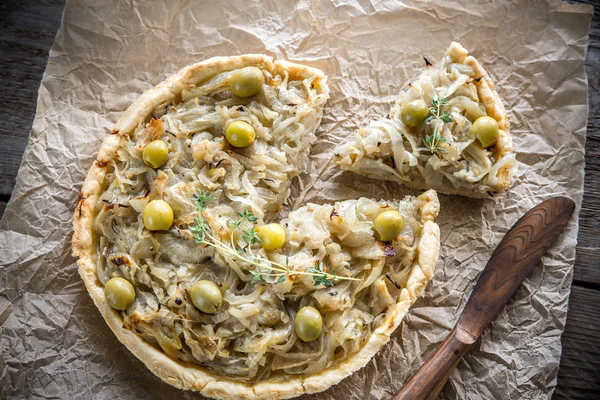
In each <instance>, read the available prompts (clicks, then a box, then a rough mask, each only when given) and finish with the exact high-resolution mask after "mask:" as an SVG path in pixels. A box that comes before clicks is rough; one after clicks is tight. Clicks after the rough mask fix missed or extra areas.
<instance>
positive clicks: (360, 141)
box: [334, 42, 516, 198]
mask: <svg viewBox="0 0 600 400" xmlns="http://www.w3.org/2000/svg"><path fill="white" fill-rule="evenodd" d="M425 61H426V68H425V70H424V71H422V72H421V73H420V74H419V75H418V76H417V77H416V78H415V79H412V80H410V81H409V82H408V83H407V84H406V85H405V87H404V88H403V90H402V91H401V92H400V96H399V97H398V100H397V101H396V103H395V104H394V105H393V106H392V108H391V110H390V112H389V114H388V115H387V116H382V117H379V118H377V119H376V120H375V121H373V122H371V123H370V124H369V125H368V126H366V127H364V128H360V129H359V130H358V131H357V132H356V133H355V134H354V135H353V136H352V137H351V140H350V141H349V142H347V143H345V144H343V145H341V146H340V147H339V148H337V149H336V150H335V152H334V161H335V162H336V163H337V164H338V165H339V166H340V167H341V168H343V169H345V170H348V171H353V172H357V173H359V174H362V175H365V176H368V177H371V178H375V179H381V180H388V181H395V182H399V183H402V184H403V185H405V186H407V187H409V188H412V189H435V190H436V191H438V192H440V193H447V194H459V195H463V196H468V197H475V198H485V197H490V196H494V195H495V194H497V193H500V192H502V191H504V190H506V188H507V187H508V186H509V184H510V180H511V177H512V176H513V174H514V169H515V164H516V161H515V153H514V151H513V143H512V139H511V137H510V133H509V123H508V116H507V113H506V111H505V109H504V106H503V104H502V101H501V100H500V98H499V96H498V93H497V92H496V91H495V90H494V85H493V83H492V80H491V79H490V76H489V75H488V73H487V72H486V71H485V70H484V68H483V67H482V65H481V64H480V63H479V62H478V61H477V60H476V59H475V58H474V57H472V56H470V55H469V53H468V51H467V50H466V49H465V48H464V47H463V46H462V45H460V44H459V43H456V42H453V43H452V44H451V45H450V47H449V48H448V50H447V51H446V54H444V56H443V57H442V58H441V59H440V60H439V62H437V63H436V64H435V65H432V64H431V63H430V62H429V61H427V60H425Z"/></svg>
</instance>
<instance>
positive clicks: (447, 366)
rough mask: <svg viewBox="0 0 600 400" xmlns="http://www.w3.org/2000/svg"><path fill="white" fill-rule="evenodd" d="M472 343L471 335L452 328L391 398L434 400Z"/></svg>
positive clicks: (399, 399)
mask: <svg viewBox="0 0 600 400" xmlns="http://www.w3.org/2000/svg"><path fill="white" fill-rule="evenodd" d="M473 343H475V341H474V340H473V338H472V337H470V336H469V335H468V334H466V333H465V332H462V331H459V330H458V328H454V329H453V330H452V332H450V334H449V335H448V337H447V338H446V340H444V341H443V342H442V344H441V345H440V347H438V349H437V350H436V351H435V352H434V353H433V354H432V355H431V356H429V358H428V359H427V360H426V361H425V362H424V363H423V365H421V368H419V370H418V371H417V372H415V373H414V374H413V376H412V377H411V378H410V379H409V380H408V381H407V382H406V383H405V384H404V385H403V386H402V389H400V391H399V392H398V393H397V394H396V396H394V399H393V400H435V399H436V398H437V396H438V394H439V393H440V391H441V390H442V388H443V387H444V384H445V383H446V381H447V380H448V378H449V377H450V374H451V373H452V370H453V369H454V367H456V365H457V364H458V362H459V361H460V360H461V358H462V357H463V355H464V354H465V353H466V352H467V351H468V350H469V349H470V348H471V346H472V345H473Z"/></svg>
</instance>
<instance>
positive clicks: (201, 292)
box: [190, 281, 223, 314]
mask: <svg viewBox="0 0 600 400" xmlns="http://www.w3.org/2000/svg"><path fill="white" fill-rule="evenodd" d="M190 296H191V297H192V303H194V305H195V306H196V307H197V308H198V309H199V310H200V311H202V312H204V313H207V314H214V313H216V312H217V311H219V307H221V304H222V303H223V294H222V293H221V290H220V289H219V288H218V287H217V285H215V284H214V283H213V282H211V281H198V282H196V283H194V284H193V285H192V287H191V288H190Z"/></svg>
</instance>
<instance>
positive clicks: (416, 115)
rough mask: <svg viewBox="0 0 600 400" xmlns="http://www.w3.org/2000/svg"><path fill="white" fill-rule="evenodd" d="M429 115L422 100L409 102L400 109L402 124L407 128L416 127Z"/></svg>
mask: <svg viewBox="0 0 600 400" xmlns="http://www.w3.org/2000/svg"><path fill="white" fill-rule="evenodd" d="M428 115H429V107H427V103H425V102H424V101H423V100H411V101H409V102H408V103H406V104H405V105H404V106H403V107H402V113H401V116H402V122H404V123H405V124H406V125H408V126H417V125H419V124H420V123H422V122H423V121H424V120H425V118H427V116H428Z"/></svg>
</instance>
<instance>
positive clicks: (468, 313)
mask: <svg viewBox="0 0 600 400" xmlns="http://www.w3.org/2000/svg"><path fill="white" fill-rule="evenodd" d="M574 209H575V203H574V202H573V201H572V200H570V199H568V198H566V197H554V198H552V199H550V200H546V201H544V202H543V203H540V204H538V205H537V206H535V207H534V208H532V209H531V210H529V211H528V212H527V213H526V214H525V215H524V216H523V217H521V219H519V220H518V221H517V223H516V224H515V225H513V227H512V228H510V230H509V231H508V232H507V233H506V235H505V236H504V238H502V240H501V241H500V244H499V245H498V247H496V250H494V253H493V254H492V257H491V258H490V260H489V261H488V263H487V265H486V266H485V268H484V269H483V272H482V273H481V275H480V276H479V280H478V281H477V284H476V285H475V289H473V292H472V293H471V297H470V298H469V301H468V302H467V304H466V305H465V308H464V310H463V312H462V314H461V316H460V318H459V319H458V322H457V324H456V326H455V327H454V329H453V330H452V332H450V334H449V335H448V337H447V338H446V340H444V341H443V342H442V344H441V345H440V347H439V348H438V349H437V350H436V351H435V352H434V353H433V354H432V355H431V356H429V358H428V359H427V360H426V361H425V362H424V363H423V365H421V367H420V368H419V369H418V370H417V372H415V373H414V375H413V376H412V377H411V378H410V379H409V380H408V381H407V382H406V383H405V384H404V386H402V389H400V391H399V392H398V393H397V394H396V396H394V399H393V400H413V399H415V400H435V399H436V398H437V396H438V394H439V392H440V391H441V390H442V388H443V387H444V384H445V383H446V381H447V380H448V377H449V376H450V373H451V372H452V370H453V369H454V367H456V365H457V364H458V362H459V361H460V360H461V359H462V357H463V356H464V354H465V353H466V352H467V351H468V350H469V349H470V348H471V347H472V346H473V344H475V342H476V341H477V340H478V339H479V337H480V336H481V334H482V333H483V330H484V329H485V328H486V327H487V326H488V325H489V323H490V322H491V321H492V320H493V319H494V318H495V317H496V315H497V314H498V312H499V311H500V310H501V309H502V308H503V307H504V305H505V304H506V302H507V301H508V299H510V298H511V297H512V295H513V294H514V293H515V291H516V290H517V288H518V287H519V286H520V285H521V282H523V280H524V279H525V277H526V276H527V275H529V272H531V270H532V269H533V267H535V266H536V265H537V263H538V262H539V261H540V259H541V258H542V256H543V255H544V254H546V251H547V250H548V249H549V248H550V246H551V245H552V242H554V239H556V237H557V236H558V234H559V233H561V232H562V230H563V228H564V227H565V225H566V224H567V222H568V221H569V218H570V217H571V214H572V213H573V210H574Z"/></svg>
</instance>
